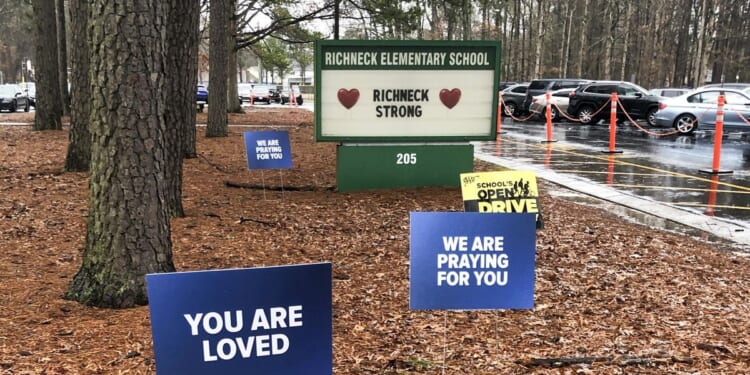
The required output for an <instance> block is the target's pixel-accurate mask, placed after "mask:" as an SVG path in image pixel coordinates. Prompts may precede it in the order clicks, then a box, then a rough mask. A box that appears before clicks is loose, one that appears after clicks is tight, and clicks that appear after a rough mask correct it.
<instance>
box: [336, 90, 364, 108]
mask: <svg viewBox="0 0 750 375" xmlns="http://www.w3.org/2000/svg"><path fill="white" fill-rule="evenodd" d="M338 97H339V102H340V103H341V105H343V106H344V107H346V109H349V108H351V107H354V105H355V104H357V100H359V90H357V89H351V90H347V89H339V93H338Z"/></svg>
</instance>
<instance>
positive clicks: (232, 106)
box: [227, 1, 242, 113]
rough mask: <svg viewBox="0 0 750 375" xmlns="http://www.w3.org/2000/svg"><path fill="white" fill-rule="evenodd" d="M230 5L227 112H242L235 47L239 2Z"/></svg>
mask: <svg viewBox="0 0 750 375" xmlns="http://www.w3.org/2000/svg"><path fill="white" fill-rule="evenodd" d="M228 5H229V15H228V18H229V21H228V22H229V26H228V32H227V112H229V113H242V105H241V104H240V101H239V99H238V98H239V95H237V67H238V64H237V49H236V48H235V43H236V42H235V33H236V32H237V16H236V14H237V3H236V2H235V1H232V2H231V3H229V4H228Z"/></svg>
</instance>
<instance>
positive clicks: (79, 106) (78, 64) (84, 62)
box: [65, 0, 91, 172]
mask: <svg viewBox="0 0 750 375" xmlns="http://www.w3.org/2000/svg"><path fill="white" fill-rule="evenodd" d="M88 3H89V0H69V2H68V6H69V7H70V16H71V17H70V29H71V30H70V31H71V33H70V36H71V38H70V44H71V49H70V57H71V59H70V80H71V82H70V83H71V84H70V93H71V97H70V104H71V111H70V132H69V133H68V138H69V142H68V153H67V156H66V157H65V170H67V171H71V172H87V171H88V170H89V162H90V161H91V133H90V132H89V114H90V113H91V110H90V109H91V106H90V101H91V80H90V79H89V67H90V64H89V45H88V41H87V36H88V28H87V26H88V18H89V16H88V15H89V11H88Z"/></svg>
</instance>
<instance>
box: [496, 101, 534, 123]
mask: <svg viewBox="0 0 750 375" xmlns="http://www.w3.org/2000/svg"><path fill="white" fill-rule="evenodd" d="M500 102H502V103H503V108H505V114H506V115H508V116H510V118H511V119H513V121H519V122H524V121H529V119H531V118H532V117H534V115H536V113H532V114H530V115H529V116H528V117H524V118H518V117H516V116H513V113H512V112H508V110H507V109H508V107H507V106H506V105H505V100H504V99H503V97H502V96H500Z"/></svg>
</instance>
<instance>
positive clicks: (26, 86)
mask: <svg viewBox="0 0 750 375" xmlns="http://www.w3.org/2000/svg"><path fill="white" fill-rule="evenodd" d="M20 85H21V88H22V89H23V92H24V93H25V94H26V96H28V97H29V105H31V106H32V107H36V83H34V82H24V83H21V84H20ZM68 91H70V84H68Z"/></svg>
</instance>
